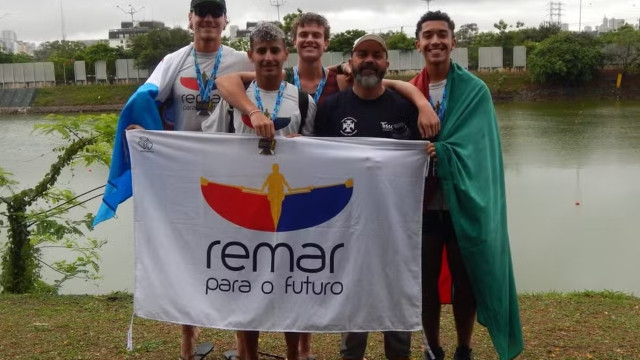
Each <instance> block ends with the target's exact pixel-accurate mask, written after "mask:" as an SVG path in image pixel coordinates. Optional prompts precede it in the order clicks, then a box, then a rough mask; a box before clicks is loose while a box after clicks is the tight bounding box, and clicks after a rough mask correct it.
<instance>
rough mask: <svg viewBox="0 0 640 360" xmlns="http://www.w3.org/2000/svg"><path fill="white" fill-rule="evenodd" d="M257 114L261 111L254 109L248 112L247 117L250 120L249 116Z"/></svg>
mask: <svg viewBox="0 0 640 360" xmlns="http://www.w3.org/2000/svg"><path fill="white" fill-rule="evenodd" d="M259 112H261V110H260V109H255V110H253V111H250V112H249V113H248V114H247V116H248V117H249V119H251V115H253V114H255V113H259Z"/></svg>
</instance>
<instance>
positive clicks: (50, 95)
mask: <svg viewBox="0 0 640 360" xmlns="http://www.w3.org/2000/svg"><path fill="white" fill-rule="evenodd" d="M138 86H139V85H77V86H56V87H47V88H39V89H37V90H36V94H35V100H34V102H33V106H88V105H112V104H124V103H125V102H126V101H127V99H128V98H129V96H131V94H133V92H134V91H135V90H136V88H137V87H138Z"/></svg>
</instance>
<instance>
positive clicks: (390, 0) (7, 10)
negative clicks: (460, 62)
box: [0, 0, 640, 42]
mask: <svg viewBox="0 0 640 360" xmlns="http://www.w3.org/2000/svg"><path fill="white" fill-rule="evenodd" d="M2 3H3V4H2V5H0V30H13V31H15V32H16V33H17V36H18V40H22V41H28V42H42V41H53V40H61V39H62V24H64V29H65V33H66V38H67V40H90V39H106V38H107V37H108V31H109V29H114V28H119V27H120V22H121V21H131V16H130V15H129V14H125V13H124V12H123V11H122V10H120V9H118V8H117V7H116V5H119V6H120V7H122V8H123V9H125V10H129V4H131V5H133V7H134V8H135V9H136V10H139V12H137V13H136V14H134V15H133V18H134V20H135V21H139V20H157V21H162V22H164V23H165V24H166V25H167V26H170V27H175V26H180V27H182V28H186V26H187V13H188V11H189V4H190V0H129V1H124V0H123V1H118V0H2ZM277 3H280V4H282V5H281V6H280V7H279V10H280V17H281V18H282V17H283V16H284V15H285V14H287V13H291V12H295V11H296V9H297V8H300V9H302V10H303V11H314V12H318V13H320V14H323V15H325V16H326V17H327V18H328V19H329V22H330V24H331V26H332V32H333V33H336V32H341V31H344V30H347V29H362V30H366V31H368V32H379V31H388V30H395V31H397V30H400V29H401V28H403V29H404V31H405V32H406V33H407V34H409V35H412V34H413V32H414V31H415V23H416V21H417V20H418V18H419V17H420V15H421V14H423V13H424V12H426V10H427V2H426V1H424V0H386V1H382V0H351V1H345V0H227V8H228V14H229V18H230V20H231V25H238V26H239V27H240V28H241V29H243V28H245V23H246V22H247V21H255V20H278V8H277V7H275V6H272V5H271V4H277ZM61 4H62V9H63V11H61ZM429 8H430V9H431V10H442V11H446V12H448V13H449V15H450V16H451V17H452V18H453V20H454V21H455V23H456V25H457V26H460V25H462V24H465V23H477V24H478V26H479V27H480V30H482V31H491V30H493V24H494V23H495V22H497V21H498V20H500V19H504V20H505V21H506V22H507V23H509V24H513V25H515V23H516V21H522V22H524V23H525V26H527V27H535V26H538V25H539V24H540V23H541V22H543V21H546V20H549V1H544V0H432V1H431V2H430V4H429ZM579 9H580V1H579V0H572V1H570V2H569V1H562V22H563V23H568V24H569V28H570V29H571V30H577V29H578V24H579V22H580V16H579V13H580V12H579ZM62 13H63V14H64V21H62V16H61V14H62ZM604 16H607V17H609V18H612V17H613V18H617V19H625V20H626V21H627V22H629V23H633V24H638V22H639V18H640V0H630V1H627V0H592V1H589V0H583V1H582V20H581V22H582V27H584V26H585V25H589V26H592V27H594V28H595V26H598V25H600V24H601V23H602V18H603V17H604Z"/></svg>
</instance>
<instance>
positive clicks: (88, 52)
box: [84, 43, 126, 76]
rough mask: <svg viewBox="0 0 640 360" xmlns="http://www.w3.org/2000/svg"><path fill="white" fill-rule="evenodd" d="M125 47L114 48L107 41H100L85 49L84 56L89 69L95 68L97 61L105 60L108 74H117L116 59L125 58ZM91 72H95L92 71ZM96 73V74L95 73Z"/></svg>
mask: <svg viewBox="0 0 640 360" xmlns="http://www.w3.org/2000/svg"><path fill="white" fill-rule="evenodd" d="M125 55H126V54H125V53H124V48H122V47H120V46H119V47H117V48H113V47H111V46H109V44H107V43H98V44H95V45H91V46H88V47H87V48H86V49H85V50H84V58H85V61H86V62H87V67H88V68H89V69H94V68H95V66H94V64H95V63H96V61H101V60H104V61H105V62H106V63H107V74H109V75H112V76H113V75H115V72H116V60H117V59H122V58H125V57H126V56H125ZM90 73H93V72H92V71H90ZM94 75H95V74H94Z"/></svg>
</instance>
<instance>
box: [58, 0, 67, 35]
mask: <svg viewBox="0 0 640 360" xmlns="http://www.w3.org/2000/svg"><path fill="white" fill-rule="evenodd" d="M60 31H61V32H62V41H65V40H67V30H66V29H65V26H64V9H63V7H62V0H60Z"/></svg>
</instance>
